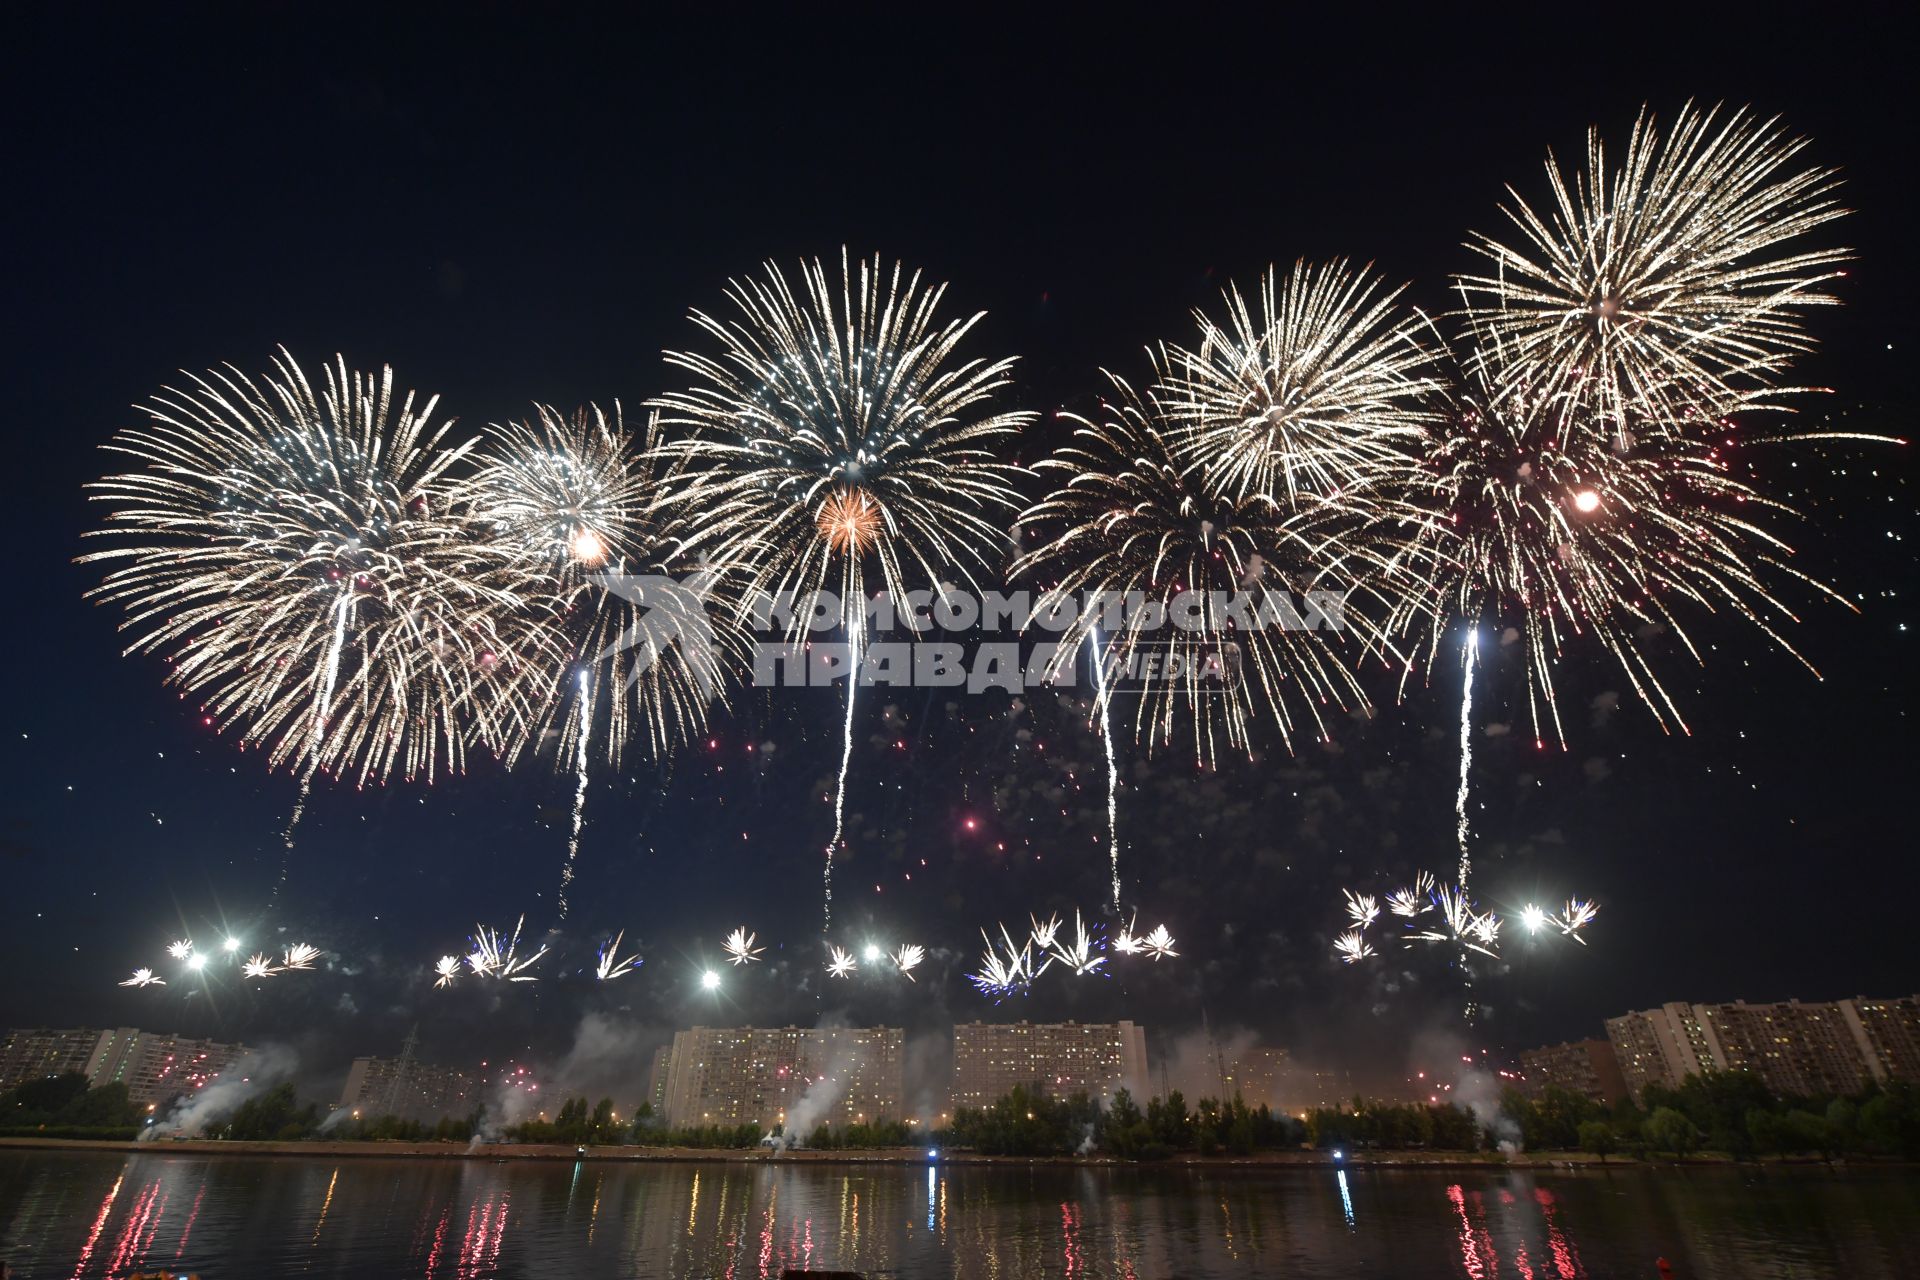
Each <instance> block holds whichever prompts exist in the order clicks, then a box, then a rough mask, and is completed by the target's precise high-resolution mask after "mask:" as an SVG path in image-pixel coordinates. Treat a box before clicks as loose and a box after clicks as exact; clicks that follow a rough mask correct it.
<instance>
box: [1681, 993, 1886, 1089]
mask: <svg viewBox="0 0 1920 1280" xmlns="http://www.w3.org/2000/svg"><path fill="white" fill-rule="evenodd" d="M1695 1008H1697V1009H1698V1010H1699V1011H1700V1020H1701V1021H1702V1022H1703V1023H1704V1024H1705V1025H1706V1026H1707V1028H1708V1030H1709V1031H1710V1033H1711V1034H1712V1037H1713V1040H1714V1042H1715V1044H1716V1046H1717V1049H1718V1052H1717V1054H1716V1056H1715V1059H1714V1065H1715V1066H1716V1067H1717V1068H1719V1069H1720V1070H1722V1071H1750V1072H1752V1073H1753V1074H1754V1075H1757V1076H1759V1077H1760V1079H1761V1080H1762V1081H1764V1082H1765V1083H1766V1086H1767V1088H1769V1089H1771V1090H1772V1091H1773V1092H1774V1093H1775V1094H1778V1095H1780V1096H1781V1097H1815V1096H1819V1095H1822V1094H1836V1093H1858V1092H1860V1090H1862V1089H1864V1088H1866V1086H1867V1081H1868V1080H1870V1079H1872V1078H1873V1072H1872V1070H1871V1069H1870V1068H1869V1067H1868V1065H1867V1055H1866V1054H1865V1053H1863V1052H1862V1050H1861V1046H1860V1044H1859V1042H1858V1041H1857V1040H1855V1039H1854V1036H1853V1032H1852V1030H1851V1029H1850V1028H1849V1027H1848V1025H1847V1020H1846V1017H1845V1015H1844V1014H1842V1013H1841V1011H1840V1006H1839V1005H1838V1004H1836V1003H1832V1002H1815V1003H1809V1004H1802V1003H1801V1002H1800V1001H1798V1000H1788V1001H1784V1002H1782V1003H1779V1004H1748V1003H1747V1002H1746V1001H1744V1000H1736V1001H1734V1002H1733V1003H1732V1004H1708V1005H1696V1006H1695Z"/></svg>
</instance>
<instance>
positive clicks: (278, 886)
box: [267, 585, 353, 910]
mask: <svg viewBox="0 0 1920 1280" xmlns="http://www.w3.org/2000/svg"><path fill="white" fill-rule="evenodd" d="M352 611H353V587H352V586H351V585H349V586H347V587H346V588H345V589H343V590H342V591H341V592H340V603H339V604H337V605H335V606H334V608H333V638H332V639H331V640H329V641H328V642H327V664H326V670H327V675H326V679H325V680H323V681H322V682H321V685H320V687H319V688H318V689H317V690H315V691H314V695H313V746H312V749H311V750H310V751H309V752H308V753H307V768H306V772H305V773H303V774H301V775H300V797H299V799H297V800H295V801H294V802H293V813H292V814H291V815H290V816H289V817H288V818H287V829H286V830H285V831H284V832H282V833H281V836H280V843H281V844H282V845H283V846H285V847H284V848H283V849H282V850H281V852H280V878H279V879H278V880H275V881H274V882H273V892H272V893H270V894H268V895H267V907H268V909H269V910H271V909H272V908H273V907H274V905H275V904H277V903H278V902H279V901H280V891H281V890H282V889H284V888H286V886H287V872H288V871H289V870H290V869H291V868H292V867H293V833H294V832H295V831H298V830H299V829H300V819H301V817H302V816H304V815H305V814H306V812H307V797H308V796H309V795H311V794H312V793H313V771H314V770H315V769H317V768H319V766H320V746H321V743H322V742H323V741H324V740H325V739H326V736H327V711H328V709H329V708H331V707H332V706H333V690H334V687H335V686H336V685H338V684H339V682H340V651H341V650H342V649H344V648H346V645H347V615H348V614H349V613H351V612H352Z"/></svg>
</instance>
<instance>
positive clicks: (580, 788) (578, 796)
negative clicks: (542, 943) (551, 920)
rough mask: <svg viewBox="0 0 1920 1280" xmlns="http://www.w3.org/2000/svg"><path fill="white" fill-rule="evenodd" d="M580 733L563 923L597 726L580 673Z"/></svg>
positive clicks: (589, 692) (563, 885) (562, 889)
mask: <svg viewBox="0 0 1920 1280" xmlns="http://www.w3.org/2000/svg"><path fill="white" fill-rule="evenodd" d="M577 705H578V707H579V713H580V731H579V733H578V735H577V736H576V737H575V738H574V752H573V768H574V786H573V831H572V833H571V834H570V835H568V837H567V861H566V863H565V865H563V866H562V867H561V868H560V919H562V920H565V919H566V918H567V886H568V885H570V884H572V883H573V860H574V857H575V856H576V855H577V854H578V853H579V852H580V827H581V825H582V824H583V823H584V822H585V820H586V816H587V739H588V736H589V731H590V730H591V728H592V725H593V719H592V710H593V696H592V688H591V686H590V685H589V684H588V681H587V673H586V672H584V671H582V672H581V673H580V700H579V703H578V704H577Z"/></svg>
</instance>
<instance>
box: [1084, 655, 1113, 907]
mask: <svg viewBox="0 0 1920 1280" xmlns="http://www.w3.org/2000/svg"><path fill="white" fill-rule="evenodd" d="M1100 648H1101V645H1100V628H1099V627H1094V628H1093V629H1092V630H1091V631H1089V632H1087V653H1088V656H1090V657H1091V658H1092V659H1093V687H1094V698H1095V701H1096V703H1097V705H1098V706H1099V708H1100V745H1101V746H1103V747H1105V748H1106V752H1107V860H1108V863H1109V865H1110V867H1111V869H1112V875H1113V914H1114V918H1115V919H1118V918H1119V915H1120V800H1119V791H1120V766H1119V764H1118V763H1117V762H1116V761H1115V760H1114V756H1113V720H1112V717H1111V716H1110V715H1109V714H1108V706H1107V668H1106V665H1105V664H1104V663H1103V662H1101V660H1100Z"/></svg>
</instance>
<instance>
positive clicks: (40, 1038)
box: [0, 1027, 100, 1089]
mask: <svg viewBox="0 0 1920 1280" xmlns="http://www.w3.org/2000/svg"><path fill="white" fill-rule="evenodd" d="M99 1043H100V1032H98V1031H95V1030H92V1029H91V1028H88V1027H73V1028H66V1029H55V1028H51V1027H36V1028H20V1029H18V1030H15V1031H9V1032H7V1038H6V1039H5V1040H3V1041H0V1089H11V1088H13V1087H14V1086H15V1085H21V1084H26V1083H27V1082H28V1081H30V1080H44V1079H46V1078H47V1077H49V1076H58V1075H65V1074H66V1073H67V1072H69V1071H78V1072H81V1073H82V1074H84V1073H85V1072H86V1069H87V1064H88V1063H89V1062H91V1061H92V1060H93V1050H94V1047H95V1046H96V1045H98V1044H99Z"/></svg>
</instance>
